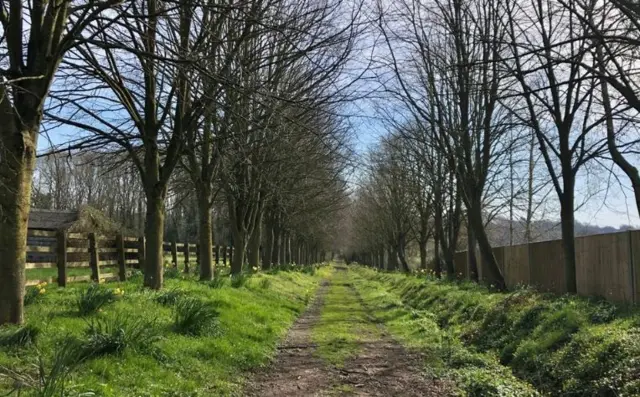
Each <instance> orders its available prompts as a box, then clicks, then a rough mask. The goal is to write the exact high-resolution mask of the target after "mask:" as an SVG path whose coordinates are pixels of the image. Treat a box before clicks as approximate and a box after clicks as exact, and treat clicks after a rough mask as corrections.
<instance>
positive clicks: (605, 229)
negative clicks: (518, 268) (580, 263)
mask: <svg viewBox="0 0 640 397" xmlns="http://www.w3.org/2000/svg"><path fill="white" fill-rule="evenodd" d="M509 223H510V222H509V220H508V219H505V218H501V217H496V218H495V219H494V220H493V221H491V223H490V224H489V226H488V227H487V233H488V234H489V239H490V240H491V244H492V245H493V246H494V247H499V246H502V245H509ZM634 229H637V228H636V227H634V226H631V225H622V226H620V227H619V228H615V227H612V226H596V225H589V224H586V223H580V222H576V224H575V233H576V237H579V236H590V235H594V234H605V233H615V232H622V231H626V230H634ZM531 237H532V240H533V241H534V242H535V241H546V240H559V239H561V238H562V230H561V228H560V221H551V220H539V221H535V222H533V224H532V232H531ZM524 243H526V240H525V228H524V222H521V221H517V220H516V221H513V244H524Z"/></svg>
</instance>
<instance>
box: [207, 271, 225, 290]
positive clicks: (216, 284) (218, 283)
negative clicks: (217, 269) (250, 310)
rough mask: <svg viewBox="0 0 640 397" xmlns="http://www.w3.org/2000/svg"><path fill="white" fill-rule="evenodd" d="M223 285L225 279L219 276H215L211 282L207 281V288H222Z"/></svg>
mask: <svg viewBox="0 0 640 397" xmlns="http://www.w3.org/2000/svg"><path fill="white" fill-rule="evenodd" d="M224 284H225V279H224V277H221V276H220V275H219V274H216V275H215V276H214V277H213V280H211V281H209V283H208V285H209V287H211V288H216V289H217V288H222V287H224Z"/></svg>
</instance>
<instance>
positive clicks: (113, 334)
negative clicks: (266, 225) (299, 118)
mask: <svg viewBox="0 0 640 397" xmlns="http://www.w3.org/2000/svg"><path fill="white" fill-rule="evenodd" d="M327 271H328V270H326V269H322V270H320V271H318V272H314V271H309V270H306V271H304V272H303V271H279V272H273V274H265V273H258V274H254V275H251V276H245V277H244V278H243V280H240V281H239V279H231V280H229V279H228V277H225V279H226V280H225V281H221V282H217V283H211V284H209V283H201V282H198V281H196V280H195V279H191V278H185V277H184V276H178V277H175V278H167V280H166V286H165V289H164V290H163V291H160V292H153V291H149V290H144V289H142V288H141V286H140V285H141V280H140V278H139V277H138V278H137V279H135V278H134V279H132V280H130V281H127V282H124V283H108V284H103V285H101V286H99V288H95V287H90V286H89V285H88V284H86V283H78V284H71V285H70V286H69V287H67V288H65V289H62V288H57V287H55V286H51V285H47V286H45V287H44V288H42V287H41V289H44V290H45V292H44V293H41V294H33V295H34V296H35V297H34V298H33V301H32V303H30V304H29V305H28V306H27V307H26V316H27V321H28V322H27V327H26V328H22V329H15V328H7V327H4V328H0V395H4V394H6V393H7V392H9V391H10V390H12V389H14V388H15V387H16V386H20V387H22V388H23V390H22V394H21V395H36V396H49V395H50V396H53V395H56V396H57V395H62V390H63V389H64V393H66V394H73V395H78V394H82V393H94V394H93V395H100V396H131V395H136V396H157V395H164V396H187V395H188V396H198V395H207V396H209V395H230V394H234V393H237V392H239V390H240V385H241V383H242V374H243V372H244V371H246V370H248V369H250V368H253V367H256V366H260V365H262V364H264V363H265V362H266V361H267V360H268V358H269V357H270V355H272V354H273V352H274V349H275V345H276V343H277V341H278V340H279V339H280V338H281V337H282V336H283V334H284V332H285V331H286V330H287V328H288V327H289V326H290V325H291V323H292V322H293V321H294V319H295V318H296V317H297V315H298V314H299V313H300V312H301V311H302V310H303V309H304V307H305V306H306V305H307V303H308V301H309V299H310V298H311V297H312V296H313V294H314V293H315V289H316V287H317V285H318V281H319V279H321V278H322V277H325V276H326V275H327V274H326V273H327ZM34 291H35V290H34ZM79 302H82V305H80V303H79ZM80 308H82V314H81V310H80ZM66 394H65V395H66ZM87 395H89V394H87Z"/></svg>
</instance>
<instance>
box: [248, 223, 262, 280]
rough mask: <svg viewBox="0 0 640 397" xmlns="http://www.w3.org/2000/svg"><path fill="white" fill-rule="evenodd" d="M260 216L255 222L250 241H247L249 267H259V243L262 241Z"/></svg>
mask: <svg viewBox="0 0 640 397" xmlns="http://www.w3.org/2000/svg"><path fill="white" fill-rule="evenodd" d="M261 218H262V216H260V217H259V218H258V220H257V221H256V225H255V227H254V228H253V233H252V234H251V239H250V240H249V258H248V261H249V267H252V268H253V267H258V266H260V243H261V241H262V219H261Z"/></svg>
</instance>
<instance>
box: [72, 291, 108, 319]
mask: <svg viewBox="0 0 640 397" xmlns="http://www.w3.org/2000/svg"><path fill="white" fill-rule="evenodd" d="M115 298H116V294H115V292H114V291H113V290H111V289H108V288H104V287H103V286H101V285H99V284H91V285H90V286H89V288H87V289H85V290H84V291H81V292H80V294H79V295H78V299H77V304H78V312H79V313H80V315H81V316H86V315H88V314H92V313H96V312H98V311H99V310H100V309H101V308H102V307H103V306H105V305H106V304H108V303H111V302H113V301H114V300H115Z"/></svg>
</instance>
